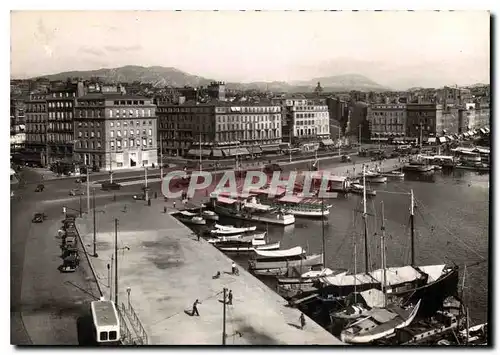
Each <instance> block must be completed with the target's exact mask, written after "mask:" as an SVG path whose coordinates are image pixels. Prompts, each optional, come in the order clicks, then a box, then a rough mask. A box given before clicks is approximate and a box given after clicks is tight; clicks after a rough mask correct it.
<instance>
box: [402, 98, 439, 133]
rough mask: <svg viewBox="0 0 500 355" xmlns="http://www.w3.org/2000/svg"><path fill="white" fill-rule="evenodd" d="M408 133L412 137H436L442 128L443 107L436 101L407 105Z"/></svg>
mask: <svg viewBox="0 0 500 355" xmlns="http://www.w3.org/2000/svg"><path fill="white" fill-rule="evenodd" d="M406 110H407V112H406V122H407V123H406V135H407V136H408V137H412V138H419V137H420V136H422V138H423V139H424V140H425V139H427V138H429V137H436V134H437V133H438V132H439V131H440V130H442V126H443V123H442V119H443V107H442V105H438V104H435V103H423V104H418V103H410V104H407V105H406Z"/></svg>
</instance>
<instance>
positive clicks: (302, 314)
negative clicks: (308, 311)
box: [300, 313, 306, 329]
mask: <svg viewBox="0 0 500 355" xmlns="http://www.w3.org/2000/svg"><path fill="white" fill-rule="evenodd" d="M305 326H306V317H304V313H301V314H300V329H304V327H305Z"/></svg>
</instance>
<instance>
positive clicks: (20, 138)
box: [10, 97, 29, 153]
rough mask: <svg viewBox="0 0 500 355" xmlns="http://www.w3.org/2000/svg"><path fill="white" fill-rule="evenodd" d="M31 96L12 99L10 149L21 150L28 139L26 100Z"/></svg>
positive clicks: (12, 150)
mask: <svg viewBox="0 0 500 355" xmlns="http://www.w3.org/2000/svg"><path fill="white" fill-rule="evenodd" d="M28 100H29V97H18V98H11V100H10V142H11V144H10V150H11V153H13V152H20V151H21V150H23V149H24V143H25V141H26V102H27V101H28Z"/></svg>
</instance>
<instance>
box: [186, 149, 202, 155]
mask: <svg viewBox="0 0 500 355" xmlns="http://www.w3.org/2000/svg"><path fill="white" fill-rule="evenodd" d="M187 155H196V156H200V150H199V149H189V151H188V153H187Z"/></svg>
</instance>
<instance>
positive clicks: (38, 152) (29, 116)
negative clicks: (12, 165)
mask: <svg viewBox="0 0 500 355" xmlns="http://www.w3.org/2000/svg"><path fill="white" fill-rule="evenodd" d="M25 122H26V140H25V147H24V152H23V157H24V160H25V162H26V163H28V164H35V165H39V166H44V165H46V164H47V98H46V95H45V94H31V95H30V97H29V100H28V101H26V112H25Z"/></svg>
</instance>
